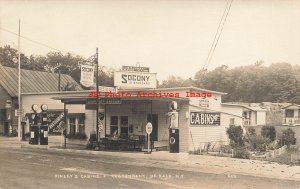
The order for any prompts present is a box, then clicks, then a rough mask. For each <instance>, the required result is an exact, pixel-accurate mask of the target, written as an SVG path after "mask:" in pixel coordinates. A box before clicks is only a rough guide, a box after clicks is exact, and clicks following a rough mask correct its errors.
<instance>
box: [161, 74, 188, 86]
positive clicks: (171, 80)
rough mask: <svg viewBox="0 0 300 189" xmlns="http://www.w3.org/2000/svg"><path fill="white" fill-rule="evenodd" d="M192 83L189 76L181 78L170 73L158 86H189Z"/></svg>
mask: <svg viewBox="0 0 300 189" xmlns="http://www.w3.org/2000/svg"><path fill="white" fill-rule="evenodd" d="M192 85H193V80H192V79H191V78H189V79H183V78H181V77H176V76H174V75H171V76H169V77H168V79H167V80H163V81H162V84H161V85H160V86H159V87H161V88H171V87H190V86H192Z"/></svg>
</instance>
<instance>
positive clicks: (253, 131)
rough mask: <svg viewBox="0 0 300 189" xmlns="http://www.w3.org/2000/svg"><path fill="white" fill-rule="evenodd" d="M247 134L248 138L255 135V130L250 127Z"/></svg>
mask: <svg viewBox="0 0 300 189" xmlns="http://www.w3.org/2000/svg"><path fill="white" fill-rule="evenodd" d="M247 133H248V135H249V136H252V135H256V130H255V129H254V128H253V127H250V128H249V129H248V131H247Z"/></svg>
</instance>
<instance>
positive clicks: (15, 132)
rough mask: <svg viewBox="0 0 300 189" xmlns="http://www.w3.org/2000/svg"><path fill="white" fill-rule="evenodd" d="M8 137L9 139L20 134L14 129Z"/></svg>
mask: <svg viewBox="0 0 300 189" xmlns="http://www.w3.org/2000/svg"><path fill="white" fill-rule="evenodd" d="M7 136H9V137H16V136H18V132H17V130H16V129H13V130H12V132H11V133H9V134H8V135H7Z"/></svg>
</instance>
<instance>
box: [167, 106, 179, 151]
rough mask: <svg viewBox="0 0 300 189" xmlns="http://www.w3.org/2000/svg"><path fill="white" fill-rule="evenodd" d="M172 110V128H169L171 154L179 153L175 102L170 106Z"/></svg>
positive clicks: (170, 113)
mask: <svg viewBox="0 0 300 189" xmlns="http://www.w3.org/2000/svg"><path fill="white" fill-rule="evenodd" d="M170 109H171V111H172V112H169V113H168V115H169V116H170V126H169V147H170V153H179V126H178V124H179V123H178V121H179V119H178V112H176V110H177V102H175V101H173V102H171V104H170Z"/></svg>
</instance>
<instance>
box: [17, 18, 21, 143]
mask: <svg viewBox="0 0 300 189" xmlns="http://www.w3.org/2000/svg"><path fill="white" fill-rule="evenodd" d="M20 23H21V21H20V19H19V33H18V63H19V81H18V85H19V90H18V91H19V92H18V104H19V113H20V112H21V110H22V107H21V53H20V33H21V24H20ZM19 113H18V139H19V141H21V116H20V115H19Z"/></svg>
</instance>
